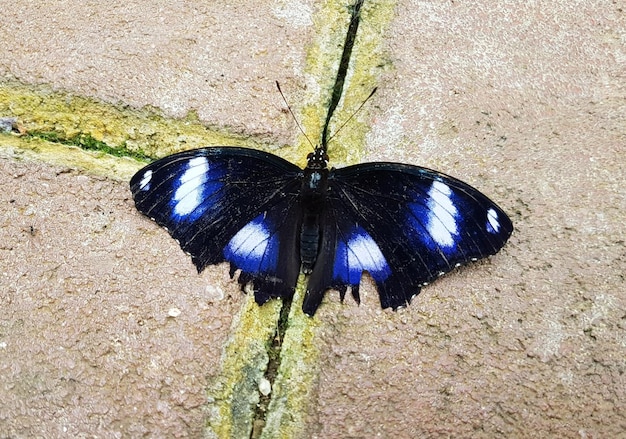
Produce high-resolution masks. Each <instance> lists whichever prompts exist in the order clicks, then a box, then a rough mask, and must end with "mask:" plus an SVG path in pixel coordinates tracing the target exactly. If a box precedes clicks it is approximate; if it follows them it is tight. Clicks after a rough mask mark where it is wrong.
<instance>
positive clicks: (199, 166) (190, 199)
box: [174, 157, 209, 215]
mask: <svg viewBox="0 0 626 439" xmlns="http://www.w3.org/2000/svg"><path fill="white" fill-rule="evenodd" d="M208 170H209V162H208V160H207V159H206V157H195V158H193V159H191V160H189V165H188V168H187V170H186V171H185V172H184V174H183V175H182V176H181V177H180V186H178V189H176V193H175V194H174V201H177V203H176V207H175V208H174V212H175V213H176V214H177V215H189V214H190V213H191V212H193V211H194V210H195V208H196V207H198V206H199V205H200V203H201V202H202V183H204V182H205V180H206V173H207V172H208ZM198 177H203V178H202V179H200V180H196V179H197V178H198Z"/></svg>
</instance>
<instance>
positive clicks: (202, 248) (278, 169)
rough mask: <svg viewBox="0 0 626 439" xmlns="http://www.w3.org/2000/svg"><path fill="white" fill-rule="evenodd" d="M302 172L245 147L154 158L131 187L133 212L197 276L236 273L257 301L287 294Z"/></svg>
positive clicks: (294, 263) (295, 267)
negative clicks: (216, 269)
mask: <svg viewBox="0 0 626 439" xmlns="http://www.w3.org/2000/svg"><path fill="white" fill-rule="evenodd" d="M301 173H302V170H301V169H300V168H298V167H297V166H295V165H293V164H291V163H289V162H287V161H285V160H283V159H281V158H279V157H277V156H274V155H271V154H267V153H264V152H261V151H256V150H252V149H247V148H234V147H233V148H204V149H197V150H192V151H186V152H182V153H179V154H174V155H172V156H168V157H165V158H163V159H160V160H158V161H156V162H154V163H152V164H150V165H148V166H146V167H145V168H143V169H142V170H141V171H139V172H138V173H137V174H136V175H135V176H134V177H133V178H132V180H131V183H130V185H131V191H132V193H133V198H134V199H135V204H136V206H137V209H138V210H139V211H140V212H142V213H143V214H145V215H147V216H149V217H151V218H152V219H154V220H155V221H156V222H157V223H158V224H160V225H161V226H164V227H165V228H167V230H168V231H169V233H170V234H171V235H172V237H173V238H175V239H176V240H177V241H178V242H179V243H180V245H181V247H182V248H183V250H185V251H186V252H187V253H189V254H190V255H191V258H192V260H193V262H194V264H195V265H196V267H197V268H198V271H201V270H202V269H204V267H206V266H207V265H210V264H217V263H220V262H223V261H228V262H230V263H231V275H233V274H234V271H235V270H236V269H241V274H240V276H239V282H240V283H241V284H242V286H245V285H246V284H247V283H249V282H251V283H253V284H254V290H255V298H256V300H257V302H259V303H264V302H266V301H267V300H268V299H269V298H271V297H286V296H290V295H291V294H293V289H294V287H295V283H296V280H297V276H298V272H299V268H300V261H299V257H298V254H297V237H298V233H297V231H298V226H299V218H300V216H301V214H300V206H299V203H298V193H299V189H300V178H301V177H300V175H301Z"/></svg>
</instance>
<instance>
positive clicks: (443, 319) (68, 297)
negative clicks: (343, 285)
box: [0, 0, 626, 439]
mask: <svg viewBox="0 0 626 439" xmlns="http://www.w3.org/2000/svg"><path fill="white" fill-rule="evenodd" d="M4 3H6V4H4V5H3V4H2V1H1V0H0V6H1V7H2V10H3V22H2V24H0V40H1V41H3V43H2V45H0V72H1V74H2V77H3V78H4V79H3V81H2V83H0V111H1V113H0V117H15V118H16V119H17V122H16V131H21V135H18V134H17V133H10V134H3V135H1V136H0V152H1V154H0V187H1V188H2V190H1V191H0V203H1V204H0V206H1V207H0V304H1V305H2V307H1V308H2V310H3V313H2V315H1V316H0V382H1V383H2V386H0V401H1V402H0V436H2V437H74V436H76V437H88V436H97V437H138V436H148V437H199V436H202V435H205V436H207V437H244V436H242V434H243V433H242V432H248V433H247V434H246V435H245V437H247V436H249V435H250V433H249V432H250V429H251V428H252V427H253V426H254V427H255V428H254V430H253V431H252V433H251V434H252V435H253V436H254V437H256V436H257V435H260V434H264V437H302V438H320V439H322V438H324V439H325V438H346V437H351V438H370V437H394V438H414V437H484V438H493V437H567V438H590V437H595V438H600V437H619V436H620V435H621V434H623V431H625V430H626V416H625V415H624V413H626V407H625V403H624V401H626V395H625V392H626V385H625V383H624V379H623V372H624V369H625V366H626V360H625V358H626V342H625V340H626V328H625V325H624V315H625V313H624V309H626V291H625V290H626V288H625V282H624V276H623V273H624V272H626V251H625V246H624V242H625V238H624V227H623V217H624V213H625V212H626V197H625V195H624V190H623V181H624V175H626V169H625V168H626V158H625V157H626V155H625V152H626V151H625V149H626V148H625V145H626V134H625V133H626V122H625V121H626V104H625V103H626V86H625V85H624V84H626V74H625V72H626V49H625V47H626V46H625V45H624V42H625V41H626V34H625V31H624V29H626V12H625V9H624V7H625V5H624V4H620V2H604V1H594V2H575V3H572V2H555V3H545V4H537V3H519V2H510V1H505V2H497V3H495V2H488V1H480V2H473V3H459V2H447V3H443V2H384V1H374V0H372V1H368V0H366V4H365V10H364V18H363V23H362V28H360V30H359V32H360V34H359V40H357V46H356V50H357V52H358V50H361V52H360V53H357V54H356V55H355V57H356V59H355V64H354V67H353V70H352V71H351V74H350V76H349V81H348V82H349V84H348V91H347V94H346V98H345V101H344V102H342V105H341V108H340V112H339V113H338V114H339V116H338V118H339V119H342V118H343V117H345V118H347V117H349V115H350V114H351V112H352V111H353V110H354V109H355V108H356V107H357V106H358V104H359V102H360V101H362V100H363V98H364V97H365V96H367V94H369V91H370V90H371V89H372V88H373V87H374V86H378V87H379V89H378V92H377V94H376V95H375V96H374V98H373V99H372V100H371V101H370V102H369V103H368V104H367V106H366V107H365V108H364V109H363V110H362V111H361V112H360V113H359V114H358V115H357V117H356V118H355V119H354V121H351V123H350V124H349V125H348V126H347V127H346V128H344V130H343V131H342V132H341V133H340V134H339V135H338V136H337V138H336V139H335V141H334V142H333V143H332V144H331V149H330V154H331V160H333V161H332V163H333V164H335V165H337V166H341V165H344V164H351V163H355V162H358V161H374V160H391V161H401V162H407V163H413V164H419V165H422V166H427V167H430V168H435V169H438V170H441V171H443V172H445V173H448V174H451V175H454V176H456V177H459V178H461V179H463V180H465V181H467V182H469V183H470V184H472V185H474V186H476V187H478V188H479V189H480V190H481V191H483V192H485V193H486V194H488V195H489V196H490V197H492V198H493V199H494V200H497V201H498V203H499V204H500V205H501V206H502V207H503V208H504V210H505V211H507V212H508V213H510V214H511V217H512V219H513V222H514V224H515V227H516V231H515V233H514V234H513V236H512V238H511V240H510V241H509V243H508V244H507V245H506V246H505V248H504V249H503V251H502V252H501V253H499V254H498V255H497V256H495V257H492V258H490V259H488V260H486V261H482V262H480V263H476V264H473V265H470V266H467V267H463V268H462V269H459V270H456V271H455V272H453V273H451V274H449V275H447V276H445V277H444V278H442V279H440V280H438V281H437V282H435V283H434V284H433V285H431V286H428V287H427V288H425V289H424V290H423V292H422V293H421V294H420V296H418V297H417V298H416V299H414V301H413V303H412V304H411V306H410V307H408V308H406V309H404V310H400V311H399V312H392V311H390V310H384V311H383V310H381V309H380V307H379V304H378V298H377V294H376V292H375V290H374V288H373V286H372V285H371V284H370V283H369V282H366V285H364V286H362V289H361V295H362V299H363V300H362V304H361V306H357V305H356V304H355V303H354V302H353V300H351V299H350V298H348V299H346V302H345V303H344V304H341V303H339V299H338V297H337V294H336V293H330V294H328V295H327V297H326V299H325V301H324V303H323V304H322V306H321V307H320V310H319V312H318V313H317V314H316V316H315V318H314V319H313V320H311V319H309V320H307V318H306V317H303V316H302V315H301V313H299V314H298V311H299V310H298V308H297V304H296V305H294V308H293V309H292V312H291V316H290V321H291V322H292V324H291V331H290V330H289V329H288V330H287V333H286V335H285V340H284V345H283V346H284V348H283V354H282V355H283V362H282V369H281V371H280V373H279V377H277V378H276V380H277V381H276V382H275V387H274V389H273V391H274V392H273V396H275V397H274V398H273V400H272V401H271V402H270V403H269V406H265V405H263V404H265V403H266V402H267V401H263V400H261V405H262V406H263V407H262V408H263V410H267V417H266V419H264V420H259V419H256V421H254V420H253V418H252V417H251V416H253V414H251V413H248V412H249V411H250V408H251V407H252V408H254V406H255V405H256V403H257V401H259V395H258V394H257V393H255V392H256V390H255V389H254V387H255V386H254V384H258V383H257V381H258V380H260V377H261V376H262V375H263V372H264V370H263V369H259V370H255V371H248V372H246V373H244V374H243V375H242V372H241V371H242V370H244V369H245V368H246V367H247V368H248V369H249V368H250V365H258V366H259V367H261V368H262V367H265V365H266V364H267V361H268V360H269V354H268V355H265V353H264V352H263V351H262V350H261V351H259V352H260V356H261V357H263V358H259V359H258V362H257V363H249V362H248V361H249V360H247V359H245V360H240V359H241V358H248V357H246V356H245V354H251V355H252V354H254V352H257V351H253V349H254V348H253V346H258V345H256V344H255V343H257V342H258V341H259V340H261V341H263V340H267V336H266V335H264V334H266V332H267V331H269V332H267V333H271V328H272V327H273V326H272V325H275V324H276V320H275V319H276V316H277V309H278V308H277V304H276V303H273V304H268V305H266V306H265V307H263V308H261V309H258V307H256V305H254V303H252V302H251V300H250V298H249V297H247V296H244V295H242V294H241V293H240V292H239V289H238V287H237V284H236V282H233V281H231V280H230V279H229V277H228V269H227V268H226V267H225V266H218V267H211V268H210V269H208V270H207V271H205V272H203V273H202V274H200V275H198V274H197V273H196V271H195V268H194V267H193V265H192V264H191V262H190V260H189V258H188V257H187V256H186V255H185V254H184V253H183V252H182V251H181V250H180V248H179V247H178V245H177V244H176V242H174V241H173V240H172V239H170V238H169V236H168V235H167V233H165V232H164V231H163V230H161V229H160V228H159V227H157V226H156V225H154V224H153V223H151V222H150V221H148V220H146V219H145V218H143V217H142V216H141V215H139V214H138V213H137V212H136V211H135V209H134V206H133V203H132V200H131V198H130V193H129V191H128V187H127V181H128V178H129V177H130V175H132V173H133V172H134V171H135V170H137V169H139V167H141V166H142V162H141V161H140V160H139V161H138V160H136V159H129V158H124V157H114V156H110V155H106V154H103V153H102V152H85V151H83V150H81V149H78V148H77V147H76V146H68V145H67V143H68V142H65V143H63V142H58V141H55V139H52V138H50V137H48V138H47V139H42V138H41V136H39V137H37V136H31V135H30V134H31V133H36V132H38V133H42V132H51V131H54V132H56V133H61V134H65V135H66V137H67V138H70V139H74V140H76V139H77V137H76V135H78V136H79V137H78V138H79V140H80V139H82V140H85V139H88V140H90V141H91V140H93V141H94V142H95V144H96V145H101V144H100V143H98V142H102V145H108V146H110V147H111V148H114V149H115V148H117V150H118V151H126V152H128V153H129V154H131V153H132V154H135V153H146V154H148V155H150V156H161V155H164V154H167V153H170V152H172V151H175V150H179V149H184V148H187V147H195V146H200V145H202V144H203V143H202V142H203V141H206V145H217V144H237V145H241V144H248V145H250V146H253V147H257V148H262V149H266V150H269V151H272V152H274V153H277V154H280V155H282V156H284V157H286V158H288V159H290V160H293V161H296V162H299V163H300V164H302V160H303V158H304V155H306V150H307V148H310V147H308V146H307V144H306V141H305V140H304V139H303V138H302V136H301V135H300V134H299V133H298V129H297V127H296V126H295V123H294V122H293V119H292V118H291V116H290V115H289V114H288V113H287V112H286V111H285V110H284V104H283V103H282V99H281V98H280V95H278V94H277V92H276V91H275V85H274V81H276V80H279V81H280V82H281V84H282V88H283V90H284V91H285V93H286V95H287V97H288V99H289V101H290V102H291V104H292V106H293V108H294V111H295V113H296V115H297V117H299V118H300V120H301V122H302V124H303V126H304V128H305V131H306V132H307V134H308V135H309V136H311V138H312V140H313V141H316V140H317V137H316V136H318V134H317V133H318V131H319V124H320V123H321V122H320V120H321V119H323V115H324V111H325V109H324V103H325V102H326V100H327V95H326V94H325V93H327V91H328V90H329V88H330V86H331V85H332V81H333V80H334V76H333V75H334V72H335V70H336V65H335V64H333V62H335V63H336V61H333V60H337V59H338V55H337V53H339V52H340V49H341V47H340V46H341V44H342V43H343V35H344V33H345V27H346V26H345V24H346V23H345V19H346V11H347V9H346V7H345V4H344V3H342V2H336V3H331V2H306V1H295V0H292V1H274V2H254V3H250V2H210V3H205V4H200V3H198V2H190V1H181V2H163V1H156V2H155V1H153V2H145V1H131V2H128V1H126V2H118V1H112V2H105V3H93V2H79V1H76V0H70V1H66V2H62V3H61V2H17V3H15V2H13V3H10V4H9V3H7V2H4ZM359 48H360V49H359ZM337 124H338V123H337ZM335 126H337V125H335ZM80 136H83V137H80ZM85 136H87V137H85ZM205 139H206V140H205ZM64 140H67V139H64ZM94 142H92V143H94ZM78 143H80V142H78ZM84 143H85V142H83V146H85V145H84ZM132 154H131V155H132ZM251 324H253V325H252V326H250V325H251ZM255 325H256V326H255ZM250 328H257V329H250ZM246 331H248V332H250V331H251V332H253V333H250V334H249V337H245V335H246V334H247V332H246ZM264 337H265V338H264ZM246 343H247V344H246ZM238 355H240V356H238ZM252 356H254V355H252ZM232 359H234V360H232ZM229 360H232V361H234V362H233V363H229ZM242 361H243V363H241V362H242ZM238 362H239V363H238ZM237 377H239V378H237ZM237 380H239V381H237ZM246 380H248V381H246ZM255 380H257V381H255ZM242 383H244V384H246V385H243V384H242ZM238 385H239V386H240V387H246V388H247V391H249V392H250V393H249V394H247V393H243V392H240V393H237V392H235V393H234V394H233V393H232V392H231V393H228V392H229V391H232V389H233V388H234V387H236V386H238ZM233 395H234V396H233ZM246 395H248V396H249V397H250V398H252V399H250V400H246V401H243V403H242V405H237V404H235V403H234V401H235V402H236V401H239V400H237V398H240V399H241V398H244V397H245V396H246ZM278 395H280V396H278ZM255 398H257V399H255ZM281 401H282V402H281ZM239 402H241V401H239ZM290 404H291V405H290ZM229 407H230V408H232V409H233V410H231V411H230V413H225V412H224V410H226V411H228V408H229ZM238 407H243V408H244V411H245V412H246V413H245V414H243V415H240V414H238V413H236V410H234V409H236V408H238ZM237 422H240V424H237ZM263 426H265V428H263V429H262V428H261V427H263ZM261 430H263V433H261Z"/></svg>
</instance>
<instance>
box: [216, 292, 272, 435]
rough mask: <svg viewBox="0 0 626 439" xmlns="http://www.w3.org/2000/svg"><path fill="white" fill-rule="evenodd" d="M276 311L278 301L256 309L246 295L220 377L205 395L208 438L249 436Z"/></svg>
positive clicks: (252, 299) (265, 366) (224, 358)
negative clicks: (207, 407) (207, 400)
mask: <svg viewBox="0 0 626 439" xmlns="http://www.w3.org/2000/svg"><path fill="white" fill-rule="evenodd" d="M280 309H281V301H280V300H271V301H270V302H268V303H267V304H265V305H263V306H258V305H257V304H256V303H255V302H254V297H253V295H250V296H249V297H248V300H246V305H245V306H244V307H243V308H242V310H241V312H240V313H239V315H238V317H237V318H236V319H234V321H233V325H232V331H231V334H232V335H231V337H230V339H229V341H228V343H227V344H226V346H225V347H224V352H223V355H222V363H221V371H220V374H219V375H218V378H217V380H216V381H215V383H214V384H213V385H212V386H211V388H210V389H209V392H208V397H209V419H208V429H207V436H208V437H216V438H220V439H221V438H242V437H249V435H250V431H251V429H252V422H253V420H254V412H255V407H256V404H257V403H258V401H259V389H258V385H259V382H260V380H261V379H262V378H263V376H264V373H265V370H266V369H267V363H268V360H269V357H268V352H267V343H268V340H270V339H271V337H272V336H273V335H274V333H275V332H276V322H277V321H278V316H279V315H280Z"/></svg>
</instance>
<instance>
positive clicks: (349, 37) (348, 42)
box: [322, 0, 369, 152]
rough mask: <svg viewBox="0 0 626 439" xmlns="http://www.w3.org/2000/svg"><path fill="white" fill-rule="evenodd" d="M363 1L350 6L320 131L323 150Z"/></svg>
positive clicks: (350, 52)
mask: <svg viewBox="0 0 626 439" xmlns="http://www.w3.org/2000/svg"><path fill="white" fill-rule="evenodd" d="M363 1H364V0H357V2H356V3H355V4H354V6H353V7H352V18H351V19H350V26H349V27H348V32H347V33H346V42H345V43H344V45H343V53H342V54H341V61H339V70H337V78H336V79H335V85H334V87H333V94H332V96H331V98H330V105H329V106H328V114H327V115H326V122H324V130H323V131H322V149H323V150H324V152H326V150H327V149H328V124H329V123H330V119H331V118H332V117H333V113H334V112H335V109H336V108H337V105H339V100H340V99H341V95H342V94H343V85H344V83H345V82H346V74H347V73H348V66H349V65H350V56H351V55H352V47H354V41H355V40H356V31H357V30H358V29H359V22H360V21H361V7H362V6H363ZM368 99H369V98H368ZM366 100H367V99H366Z"/></svg>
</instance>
